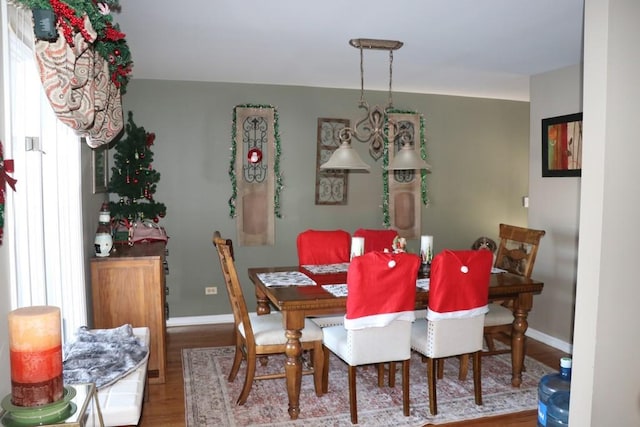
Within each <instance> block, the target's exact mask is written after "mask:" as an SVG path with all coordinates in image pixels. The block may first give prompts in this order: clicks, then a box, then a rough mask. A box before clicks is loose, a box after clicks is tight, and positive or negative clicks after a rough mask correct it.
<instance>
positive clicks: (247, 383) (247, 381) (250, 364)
mask: <svg viewBox="0 0 640 427" xmlns="http://www.w3.org/2000/svg"><path fill="white" fill-rule="evenodd" d="M255 374H256V359H255V356H253V357H251V356H247V373H246V375H245V377H244V386H243V387H242V392H240V397H238V400H237V402H236V403H237V404H238V405H244V404H245V402H246V401H247V397H249V393H250V392H251V386H252V385H253V378H254V376H255Z"/></svg>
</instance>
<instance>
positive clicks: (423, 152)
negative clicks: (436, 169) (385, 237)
mask: <svg viewBox="0 0 640 427" xmlns="http://www.w3.org/2000/svg"><path fill="white" fill-rule="evenodd" d="M392 113H395V114H419V115H420V157H422V159H423V160H426V159H427V148H426V143H425V130H424V116H423V115H422V114H420V113H418V112H417V111H411V110H398V109H389V110H387V114H392ZM385 120H388V116H387V118H386V119H385ZM385 127H387V123H385ZM388 166H389V138H388V135H387V134H385V144H384V150H383V154H382V221H383V224H384V226H385V227H387V228H389V227H391V217H390V215H389V171H388V170H387V167H388ZM420 197H421V199H422V204H423V205H427V204H428V203H429V198H428V196H427V171H426V170H425V169H422V170H420Z"/></svg>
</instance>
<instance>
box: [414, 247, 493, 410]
mask: <svg viewBox="0 0 640 427" xmlns="http://www.w3.org/2000/svg"><path fill="white" fill-rule="evenodd" d="M492 262H493V256H492V254H491V253H490V252H489V251H472V250H467V251H452V250H444V251H442V252H440V253H439V254H437V255H436V256H435V257H434V258H433V260H432V262H431V281H430V284H429V302H428V307H427V317H426V319H417V320H416V321H415V322H414V323H413V325H412V327H411V349H412V350H414V351H417V352H418V353H420V354H422V355H423V356H424V357H425V358H426V364H427V383H428V386H429V411H430V412H431V414H432V415H436V414H437V413H438V406H437V397H436V361H441V360H444V358H447V357H452V356H460V355H471V356H472V358H473V388H474V395H475V402H476V405H482V381H481V371H482V369H481V358H480V355H481V353H482V335H483V327H484V316H485V313H486V312H487V311H488V295H489V281H490V278H491V264H492Z"/></svg>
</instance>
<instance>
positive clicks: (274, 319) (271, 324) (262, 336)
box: [238, 313, 322, 345]
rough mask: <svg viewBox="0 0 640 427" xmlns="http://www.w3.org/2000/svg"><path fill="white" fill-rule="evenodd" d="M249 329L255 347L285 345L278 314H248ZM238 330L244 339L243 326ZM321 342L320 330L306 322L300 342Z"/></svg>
mask: <svg viewBox="0 0 640 427" xmlns="http://www.w3.org/2000/svg"><path fill="white" fill-rule="evenodd" d="M249 318H250V319H251V327H252V328H253V338H254V339H255V341H256V345H281V344H286V343H287V337H286V336H285V335H284V334H285V330H284V328H283V327H282V315H281V314H280V313H269V314H264V315H260V316H258V315H257V314H256V313H249ZM238 330H239V331H240V333H241V334H242V336H243V337H245V332H244V325H242V324H241V325H240V326H239V327H238ZM317 340H322V329H321V328H320V327H319V326H318V325H316V324H314V323H313V322H311V321H310V320H306V319H305V322H304V329H303V330H302V336H301V337H300V342H309V341H317Z"/></svg>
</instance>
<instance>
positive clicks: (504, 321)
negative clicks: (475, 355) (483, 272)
mask: <svg viewBox="0 0 640 427" xmlns="http://www.w3.org/2000/svg"><path fill="white" fill-rule="evenodd" d="M544 235H545V231H544V230H535V229H532V228H524V227H517V226H514V225H507V224H500V243H499V245H498V251H497V253H496V263H495V266H496V267H497V268H501V269H503V270H506V271H508V272H509V273H513V274H517V275H519V276H524V277H527V278H529V277H531V273H532V272H533V266H534V264H535V261H536V255H537V254H538V246H539V245H540V239H542V237H543V236H544ZM513 309H514V307H513V301H511V300H509V301H500V302H493V303H491V304H489V312H488V313H487V316H486V317H485V320H484V338H485V341H486V343H487V348H488V350H487V351H485V352H484V353H483V354H484V355H493V354H502V353H510V352H511V345H509V347H508V348H503V349H496V345H495V342H494V338H495V337H497V336H499V335H502V336H507V337H510V336H511V328H512V324H513V320H514V316H513ZM525 339H526V338H525Z"/></svg>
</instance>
